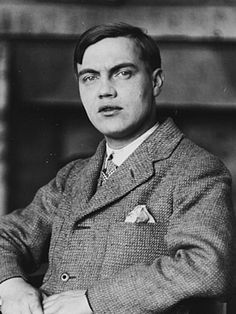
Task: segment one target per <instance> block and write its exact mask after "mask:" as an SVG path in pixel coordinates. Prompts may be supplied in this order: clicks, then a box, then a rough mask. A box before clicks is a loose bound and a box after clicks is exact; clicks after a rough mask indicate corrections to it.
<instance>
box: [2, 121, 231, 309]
mask: <svg viewBox="0 0 236 314" xmlns="http://www.w3.org/2000/svg"><path fill="white" fill-rule="evenodd" d="M104 153H105V143H104V141H103V142H101V143H100V145H99V146H98V149H97V151H96V153H95V155H94V156H92V157H91V158H88V159H85V160H76V161H73V162H71V163H69V164H68V165H67V166H65V167H64V168H63V169H61V170H60V171H59V172H58V174H57V176H56V177H55V178H54V179H53V180H52V181H51V182H50V183H49V184H47V185H46V186H44V187H42V188H41V189H40V190H39V191H38V192H37V194H36V196H35V198H34V200H33V201H32V203H31V204H30V205H29V206H28V207H26V208H25V209H19V210H17V211H15V212H13V213H11V214H9V215H7V216H5V217H3V218H2V219H1V223H0V282H1V281H4V280H6V279H8V278H11V277H15V276H22V277H23V278H26V279H27V277H26V270H29V267H31V268H32V269H33V268H34V267H38V265H39V264H40V263H41V261H42V258H43V254H44V253H45V251H47V250H49V256H48V260H49V267H48V270H47V272H46V275H45V276H44V279H43V284H42V287H41V289H42V290H43V291H44V292H45V293H47V294H49V295H50V294H53V293H59V292H62V291H66V290H71V289H87V292H88V299H89V302H90V304H91V307H92V308H93V311H94V313H96V314H104V313H112V314H113V313H114V314H121V313H122V314H126V313H129V314H132V313H133V314H141V313H142V314H143V313H144V314H145V313H146V314H147V313H163V312H165V313H166V312H168V313H183V312H184V311H185V305H186V304H187V303H185V300H189V299H191V298H198V297H219V296H222V295H223V294H225V293H226V292H227V290H228V289H229V287H230V280H231V278H232V274H231V269H232V265H231V264H232V247H233V244H232V237H233V228H234V225H233V222H234V218H233V210H232V204H231V196H230V193H231V178H230V175H229V173H228V171H227V170H226V168H225V167H224V165H223V164H222V163H221V162H220V161H219V160H218V159H217V158H216V157H214V156H212V155H211V154H209V153H208V152H206V151H205V150H203V149H202V148H200V147H198V146H197V145H195V144H194V143H193V142H191V141H190V140H189V139H187V138H186V137H185V136H184V135H183V134H182V133H181V132H180V131H179V129H178V128H177V127H176V126H175V124H174V123H173V121H172V120H171V119H167V120H166V121H165V122H163V123H162V124H161V125H160V126H159V127H158V129H157V130H156V131H155V132H154V133H153V134H152V135H151V136H150V137H149V138H148V139H147V140H145V141H144V142H143V143H142V144H141V145H140V146H139V147H138V148H137V149H136V150H135V152H134V153H132V155H131V156H130V157H129V158H128V159H127V160H126V161H125V162H124V163H123V164H122V165H121V166H120V167H119V168H118V169H117V170H116V172H115V173H113V174H112V175H111V176H110V177H109V179H108V180H107V181H106V182H105V183H104V184H103V185H102V186H101V187H98V186H97V182H98V179H99V176H100V171H101V167H102V163H103V160H104ZM137 205H145V206H146V208H147V209H148V211H149V213H150V214H151V215H152V216H153V217H154V219H155V223H127V222H125V218H126V216H127V215H128V214H129V213H130V212H131V210H133V209H134V208H135V207H136V206H137ZM184 313H185V312H184Z"/></svg>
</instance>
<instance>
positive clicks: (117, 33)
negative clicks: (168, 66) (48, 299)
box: [74, 23, 161, 75]
mask: <svg viewBox="0 0 236 314" xmlns="http://www.w3.org/2000/svg"><path fill="white" fill-rule="evenodd" d="M115 37H127V38H131V39H133V40H134V42H135V43H136V45H137V47H139V49H140V58H141V59H142V60H143V61H144V62H145V64H146V65H147V66H148V69H149V70H151V72H153V71H154V70H155V69H157V68H161V56H160V50H159V48H158V46H157V44H156V42H155V41H154V39H153V38H152V37H150V36H149V35H147V34H146V33H145V32H144V31H143V30H142V29H141V28H139V27H136V26H132V25H129V24H126V23H112V24H101V25H98V26H94V27H92V28H90V29H88V30H87V31H86V32H84V33H83V34H82V35H81V36H80V37H79V39H78V41H77V44H76V46H75V51H74V70H75V73H76V75H77V64H78V63H79V64H82V60H83V56H84V53H85V50H86V49H87V48H88V47H89V46H91V45H93V44H95V43H97V42H98V41H100V40H102V39H105V38H115Z"/></svg>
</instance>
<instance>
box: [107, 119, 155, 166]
mask: <svg viewBox="0 0 236 314" xmlns="http://www.w3.org/2000/svg"><path fill="white" fill-rule="evenodd" d="M158 126H159V123H158V122H157V123H156V124H155V125H154V126H153V127H151V128H150V129H149V130H147V131H146V132H145V133H143V134H142V135H140V136H139V137H138V138H136V139H135V140H134V141H133V142H131V143H129V144H128V145H126V146H124V147H122V148H120V149H113V148H110V147H109V146H108V143H106V155H107V157H106V160H105V167H106V164H107V159H108V157H109V156H110V155H111V154H112V155H113V159H112V161H113V162H114V164H115V165H116V166H118V167H119V166H120V165H121V164H122V163H123V162H124V161H125V160H126V159H127V158H128V157H129V156H130V155H131V154H132V153H133V152H134V151H135V149H136V148H138V147H139V145H141V144H142V142H143V141H145V140H146V139H147V138H148V137H149V136H150V135H151V134H152V133H153V132H154V131H155V130H156V129H157V128H158Z"/></svg>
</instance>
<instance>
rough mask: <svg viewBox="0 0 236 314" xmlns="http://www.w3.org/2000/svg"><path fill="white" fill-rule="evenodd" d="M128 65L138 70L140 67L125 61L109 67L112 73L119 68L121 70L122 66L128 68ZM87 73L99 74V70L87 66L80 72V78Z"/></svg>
mask: <svg viewBox="0 0 236 314" xmlns="http://www.w3.org/2000/svg"><path fill="white" fill-rule="evenodd" d="M127 67H131V68H134V69H136V70H137V69H138V67H137V66H136V65H135V64H134V63H131V62H124V63H120V64H117V65H115V66H113V67H112V68H110V69H109V72H110V73H115V72H117V71H118V70H120V69H122V68H127ZM87 73H91V74H99V71H96V70H94V69H92V68H85V69H83V70H81V71H79V72H78V77H79V78H80V77H81V76H82V75H84V74H87Z"/></svg>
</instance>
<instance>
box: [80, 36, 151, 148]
mask: <svg viewBox="0 0 236 314" xmlns="http://www.w3.org/2000/svg"><path fill="white" fill-rule="evenodd" d="M77 69H78V74H79V91H80V96H81V100H82V103H83V105H84V108H85V110H86V112H87V115H88V117H89V119H90V120H91V122H92V123H93V125H94V126H95V127H96V128H97V129H98V130H99V131H100V132H101V133H103V134H104V135H105V137H106V138H107V140H108V141H109V140H111V141H117V142H119V141H121V142H122V140H123V141H124V142H127V143H128V142H130V141H131V140H132V139H135V138H136V137H138V136H139V135H140V134H142V133H144V132H145V131H146V130H147V129H148V128H149V127H150V126H151V125H152V124H153V121H154V119H155V118H156V117H155V104H154V96H155V95H156V92H157V91H156V84H155V83H154V79H153V77H154V75H153V74H152V73H150V71H148V69H147V66H146V65H145V63H144V62H143V61H142V60H141V59H140V51H139V48H138V47H137V46H136V44H135V42H134V41H133V40H132V39H129V38H126V37H117V38H105V39H103V40H101V41H99V42H97V43H95V44H93V45H91V46H89V47H88V48H87V49H86V50H85V53H84V56H83V60H82V65H80V64H78V65H77Z"/></svg>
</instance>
